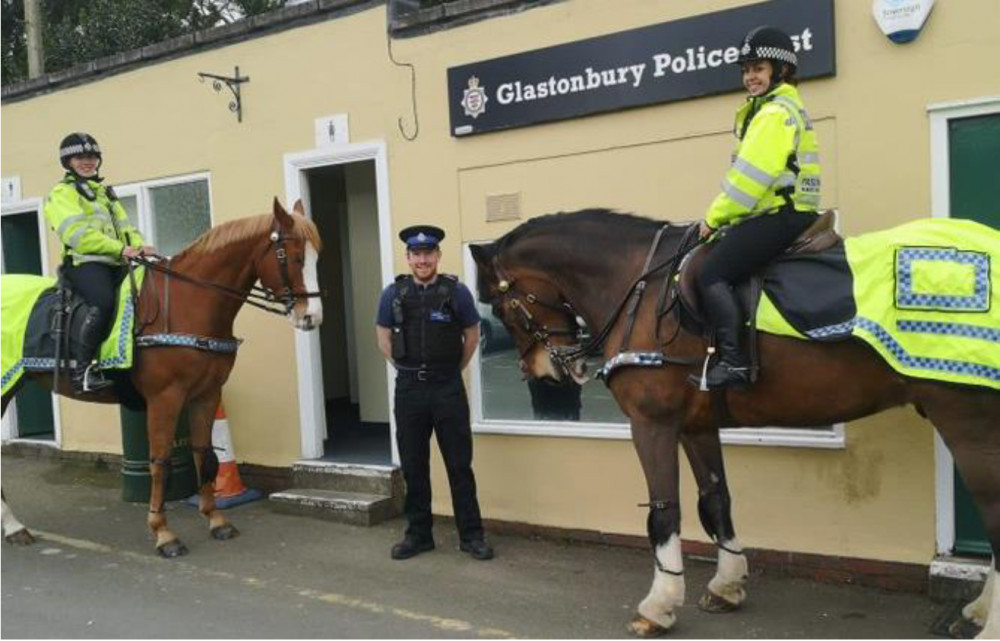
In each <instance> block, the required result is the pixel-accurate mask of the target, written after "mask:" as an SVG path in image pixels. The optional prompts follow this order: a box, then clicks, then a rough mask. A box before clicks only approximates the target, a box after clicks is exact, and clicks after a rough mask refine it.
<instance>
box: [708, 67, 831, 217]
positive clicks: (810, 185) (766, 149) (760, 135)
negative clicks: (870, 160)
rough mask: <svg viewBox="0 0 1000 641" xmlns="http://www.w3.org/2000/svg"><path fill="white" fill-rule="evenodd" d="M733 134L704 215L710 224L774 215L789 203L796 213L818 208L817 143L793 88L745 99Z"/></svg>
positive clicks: (783, 88)
mask: <svg viewBox="0 0 1000 641" xmlns="http://www.w3.org/2000/svg"><path fill="white" fill-rule="evenodd" d="M748 119H749V123H747V121H748ZM741 134H742V136H741ZM736 136H737V138H740V140H739V142H738V144H737V148H736V155H735V157H734V160H733V164H732V165H731V166H730V167H729V170H728V171H727V172H726V176H725V178H724V179H723V181H722V193H720V194H719V195H718V196H716V198H715V200H714V201H712V205H711V206H710V207H709V209H708V214H707V215H706V216H705V220H706V222H707V223H708V224H709V226H711V227H713V228H716V229H717V228H719V227H721V226H722V225H728V224H732V223H735V222H738V221H739V220H740V219H741V218H745V217H746V216H750V215H753V214H762V213H773V212H775V211H777V210H779V209H781V208H783V207H785V206H786V205H787V204H788V202H789V200H790V201H791V203H792V205H793V206H794V208H795V209H796V210H797V211H816V210H817V209H818V208H819V200H820V169H819V143H818V141H817V139H816V132H815V130H814V129H813V125H812V121H811V120H810V119H809V115H808V114H807V113H806V110H805V107H804V106H803V105H802V99H801V98H800V97H799V92H798V90H797V89H796V88H795V87H793V86H791V85H788V84H780V85H778V86H777V87H775V88H774V89H773V90H772V91H771V92H770V93H768V94H767V95H766V96H763V97H761V98H752V99H750V100H748V101H747V102H746V104H744V105H743V106H742V107H741V108H740V109H739V111H737V112H736ZM796 169H797V171H796Z"/></svg>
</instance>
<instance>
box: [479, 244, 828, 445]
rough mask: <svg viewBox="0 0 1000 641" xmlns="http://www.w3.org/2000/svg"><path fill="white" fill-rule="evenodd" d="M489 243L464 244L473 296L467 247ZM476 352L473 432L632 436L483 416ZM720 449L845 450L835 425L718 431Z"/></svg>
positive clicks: (592, 425) (608, 427)
mask: <svg viewBox="0 0 1000 641" xmlns="http://www.w3.org/2000/svg"><path fill="white" fill-rule="evenodd" d="M485 242H490V241H488V240H485V241H466V242H465V243H464V247H463V252H462V256H463V262H464V268H465V282H466V283H468V284H469V289H471V290H472V291H473V296H475V295H476V294H475V283H476V282H477V280H476V262H475V260H474V259H473V258H472V253H471V252H470V251H469V250H468V246H469V245H470V244H478V243H485ZM481 365H482V363H481V361H480V354H479V350H476V353H475V354H473V356H472V361H471V363H470V368H469V369H470V370H471V371H470V374H471V383H472V385H471V389H470V392H471V393H470V403H469V404H470V406H471V413H472V430H473V431H474V432H476V433H478V434H511V435H521V436H545V437H549V436H555V437H571V438H597V439H613V440H628V439H631V438H632V432H631V430H630V428H629V424H628V423H625V422H623V423H600V422H582V421H579V422H578V421H537V420H533V419H520V420H517V419H515V420H510V419H504V420H497V419H487V418H485V417H484V416H483V380H482V373H481V369H480V368H481ZM720 437H721V441H722V444H723V445H757V446H765V447H800V448H810V449H838V450H842V449H845V448H846V438H845V435H844V424H843V423H837V424H835V425H833V427H832V428H831V429H829V430H824V429H807V428H793V427H754V428H749V427H748V428H727V429H723V430H720Z"/></svg>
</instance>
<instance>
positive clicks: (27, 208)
mask: <svg viewBox="0 0 1000 641" xmlns="http://www.w3.org/2000/svg"><path fill="white" fill-rule="evenodd" d="M31 212H34V213H35V216H36V218H37V220H38V247H39V249H40V251H41V258H42V276H50V275H51V273H52V269H51V267H50V263H49V243H48V232H47V227H46V225H45V216H44V215H43V213H42V199H41V198H24V199H22V200H18V201H15V202H11V203H5V204H3V205H2V206H0V216H8V215H14V214H27V213H31ZM51 396H52V423H53V428H54V430H55V441H54V443H55V447H56V448H60V449H61V448H62V420H61V417H60V415H59V397H58V396H56V395H55V394H52V395H51ZM2 425H3V427H2V434H3V440H4V441H10V440H14V441H18V440H24V441H31V442H32V443H49V441H48V440H45V441H40V440H37V439H20V438H18V436H17V433H18V432H17V400H16V399H15V400H12V401H11V402H10V405H9V406H8V407H7V413H6V414H4V417H3V424H2Z"/></svg>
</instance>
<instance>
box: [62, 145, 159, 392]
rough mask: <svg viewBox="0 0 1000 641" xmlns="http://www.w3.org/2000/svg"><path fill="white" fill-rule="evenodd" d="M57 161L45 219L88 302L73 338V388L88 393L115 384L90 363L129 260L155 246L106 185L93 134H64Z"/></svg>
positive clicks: (69, 276) (65, 271) (65, 268)
mask: <svg viewBox="0 0 1000 641" xmlns="http://www.w3.org/2000/svg"><path fill="white" fill-rule="evenodd" d="M59 162H60V163H61V164H62V166H63V168H64V169H65V170H66V175H65V176H63V179H62V180H61V181H59V183H58V184H56V186H55V187H53V188H52V191H51V192H49V195H48V197H47V198H46V199H45V218H46V219H47V220H48V221H49V225H50V226H51V227H52V229H53V230H54V231H55V233H56V236H58V237H59V241H60V242H61V243H62V245H63V252H62V255H63V265H62V275H63V277H64V278H65V279H66V281H68V282H69V284H70V286H71V287H72V289H73V291H74V292H76V293H77V294H79V295H80V296H82V297H83V299H84V300H86V301H87V305H88V306H89V307H87V308H85V317H84V320H83V324H82V329H81V331H80V336H79V337H78V338H79V340H78V341H76V342H74V343H73V344H74V346H75V348H74V353H73V358H74V360H75V361H76V366H75V367H74V368H73V374H72V380H73V387H74V388H75V390H76V391H77V393H84V392H91V391H97V390H99V389H103V388H105V387H107V386H109V385H110V384H111V382H110V381H108V380H106V379H104V377H103V376H101V375H100V374H99V373H98V372H96V371H95V370H93V368H92V367H91V362H92V361H93V360H94V357H95V356H96V354H97V350H98V348H99V347H100V344H101V341H102V340H103V339H104V337H105V335H106V334H107V331H108V329H109V325H110V324H111V321H112V319H113V316H114V311H115V292H116V290H117V288H118V284H119V283H120V282H121V281H122V278H123V276H124V273H125V272H124V270H123V269H122V267H123V265H124V263H125V261H126V260H128V259H129V258H135V257H136V256H140V255H142V254H144V253H151V252H152V251H153V248H152V247H147V246H145V241H144V240H143V238H142V234H140V233H139V230H137V229H136V228H135V227H133V226H132V224H131V223H129V220H128V215H127V214H126V213H125V208H124V207H122V204H121V203H120V202H119V201H118V197H117V196H116V195H115V192H114V190H113V189H112V188H111V187H110V186H106V185H103V184H102V182H103V180H104V179H103V178H102V177H101V176H100V175H99V173H98V172H99V171H100V168H101V164H102V162H103V159H102V156H101V148H100V147H99V146H98V144H97V141H96V140H94V137H93V136H91V135H89V134H86V133H72V134H70V135H68V136H66V137H65V138H63V141H62V143H61V144H60V145H59Z"/></svg>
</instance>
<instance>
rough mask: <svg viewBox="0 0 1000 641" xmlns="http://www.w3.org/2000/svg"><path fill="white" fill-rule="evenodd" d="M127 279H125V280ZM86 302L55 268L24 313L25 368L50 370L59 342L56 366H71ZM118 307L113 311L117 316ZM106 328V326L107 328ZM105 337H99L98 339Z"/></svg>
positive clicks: (116, 297)
mask: <svg viewBox="0 0 1000 641" xmlns="http://www.w3.org/2000/svg"><path fill="white" fill-rule="evenodd" d="M126 282H127V281H126ZM121 287H122V284H121V283H120V284H119V285H118V287H117V288H116V290H115V291H116V294H115V300H116V301H118V300H119V299H120V298H121V297H120V296H119V293H120V291H121ZM87 308H88V305H87V301H86V300H84V298H83V297H82V296H80V295H79V294H77V293H76V292H74V291H73V290H72V288H71V287H70V284H69V282H68V281H67V280H66V279H65V278H63V276H62V270H59V279H58V281H57V283H56V285H55V286H53V287H50V288H48V289H46V290H45V291H43V292H42V294H41V295H40V296H39V297H38V300H37V301H36V302H35V305H34V307H32V309H31V314H30V315H29V316H28V326H27V328H26V330H25V334H24V351H23V355H24V359H25V369H27V370H51V369H53V368H54V366H55V359H56V352H57V349H56V344H57V341H58V340H59V338H60V337H61V340H62V344H61V345H59V350H58V352H59V359H60V360H61V361H62V364H61V366H60V367H63V368H65V367H67V366H70V367H72V366H73V364H74V363H73V361H72V359H71V356H72V354H74V353H75V349H74V347H75V346H76V345H77V344H79V341H80V335H81V329H82V326H83V320H84V317H85V316H86V312H87ZM118 312H119V310H118V309H117V304H116V310H115V315H117V314H118ZM109 329H110V328H109ZM104 338H105V337H102V340H103V339H104Z"/></svg>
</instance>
